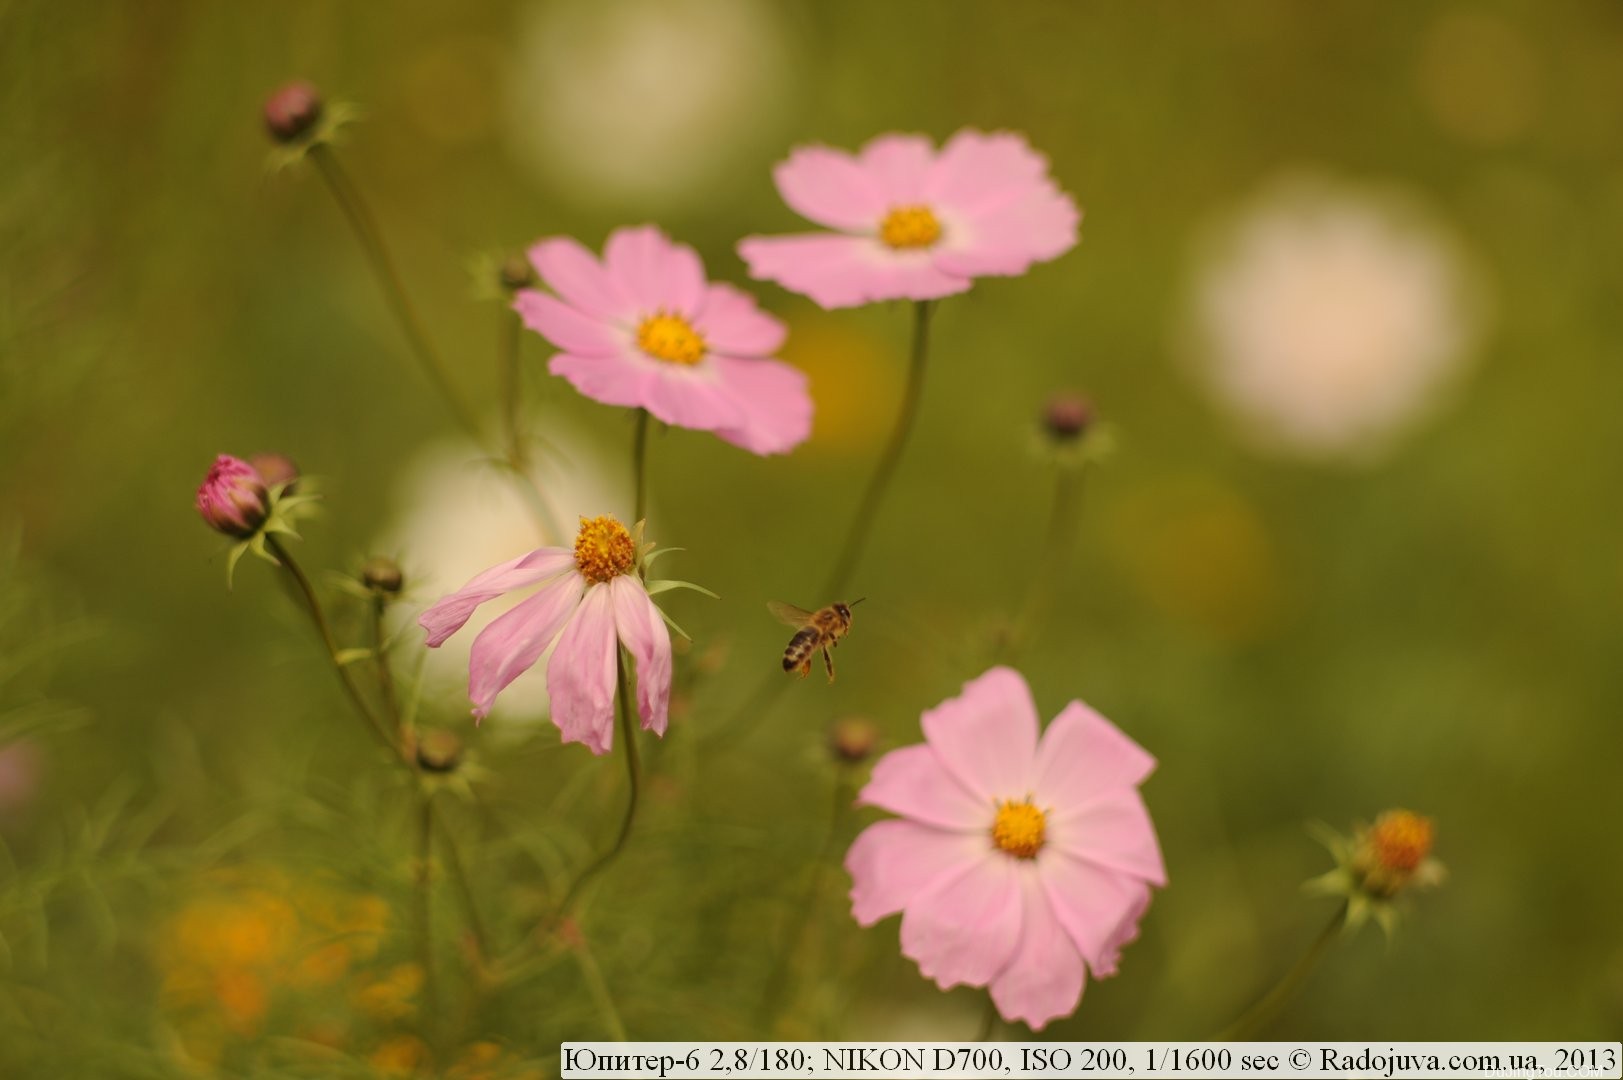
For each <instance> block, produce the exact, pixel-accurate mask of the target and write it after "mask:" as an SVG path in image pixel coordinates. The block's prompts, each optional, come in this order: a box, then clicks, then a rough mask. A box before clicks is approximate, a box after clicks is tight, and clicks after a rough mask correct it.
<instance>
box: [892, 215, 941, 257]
mask: <svg viewBox="0 0 1623 1080" xmlns="http://www.w3.org/2000/svg"><path fill="white" fill-rule="evenodd" d="M879 239H881V240H883V241H884V242H885V243H886V244H889V245H890V246H891V247H893V248H921V247H929V246H930V245H931V244H933V243H935V242H936V241H937V240H939V239H941V222H939V221H937V220H936V217H935V215H934V214H932V213H931V212H930V208H929V207H928V206H898V207H896V208H895V209H894V210H892V211H891V212H890V213H888V214H886V215H885V220H884V221H882V222H880V223H879Z"/></svg>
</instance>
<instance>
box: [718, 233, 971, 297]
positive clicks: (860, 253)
mask: <svg viewBox="0 0 1623 1080" xmlns="http://www.w3.org/2000/svg"><path fill="white" fill-rule="evenodd" d="M738 253H739V255H740V257H742V258H743V260H744V261H745V263H747V264H748V266H749V272H750V276H751V277H753V278H756V279H758V280H766V281H775V282H777V283H778V284H779V285H782V286H783V287H784V288H786V289H789V290H792V291H794V292H797V293H801V294H802V295H804V296H809V297H811V298H812V300H814V301H816V302H817V303H818V304H819V305H821V306H822V307H824V308H842V307H855V306H857V305H859V304H866V303H868V302H869V301H875V300H934V299H937V298H938V297H942V296H950V295H952V294H954V293H961V292H965V291H967V290H968V289H969V287H970V284H971V282H970V280H969V279H968V278H966V277H958V276H955V275H951V274H947V273H945V272H943V271H941V270H939V269H937V268H936V266H935V265H934V264H933V263H932V262H931V260H930V257H929V255H928V254H927V253H924V252H918V251H915V252H895V251H892V250H891V249H889V248H887V247H885V246H884V245H883V244H881V243H880V242H879V241H878V240H876V239H874V238H873V237H871V236H841V235H837V234H831V233H800V234H797V235H793V236H749V237H745V238H744V239H743V240H741V241H739V244H738Z"/></svg>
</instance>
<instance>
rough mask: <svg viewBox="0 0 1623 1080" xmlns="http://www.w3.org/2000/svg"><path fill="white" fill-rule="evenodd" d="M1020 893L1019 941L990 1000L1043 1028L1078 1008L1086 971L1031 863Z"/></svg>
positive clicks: (1010, 1017)
mask: <svg viewBox="0 0 1623 1080" xmlns="http://www.w3.org/2000/svg"><path fill="white" fill-rule="evenodd" d="M1020 895H1021V902H1022V904H1023V917H1022V920H1021V928H1020V944H1019V946H1018V947H1017V948H1016V949H1015V952H1014V958H1013V959H1011V960H1010V961H1009V963H1008V966H1007V967H1005V968H1004V969H1003V971H1002V972H1000V973H999V974H998V976H997V978H995V979H993V980H992V986H991V992H992V1003H993V1004H995V1005H996V1006H997V1011H998V1012H999V1013H1001V1014H1002V1015H1003V1017H1004V1019H1006V1020H1022V1021H1024V1022H1025V1023H1026V1024H1028V1025H1030V1027H1031V1030H1033V1031H1041V1030H1042V1029H1043V1027H1044V1026H1045V1025H1047V1023H1048V1021H1050V1020H1052V1019H1054V1018H1055V1017H1059V1016H1069V1015H1070V1014H1071V1013H1073V1012H1075V1011H1076V1006H1077V1004H1078V1003H1079V1002H1080V1001H1081V1000H1082V985H1083V982H1084V980H1085V978H1086V975H1085V973H1084V969H1083V964H1082V954H1081V953H1080V952H1079V951H1078V950H1077V947H1076V943H1075V942H1074V941H1072V940H1071V936H1070V935H1069V934H1067V933H1066V932H1065V928H1064V927H1062V926H1061V925H1060V923H1059V919H1058V918H1056V917H1055V915H1054V910H1053V907H1052V906H1051V905H1050V903H1049V900H1048V894H1047V893H1046V892H1045V891H1044V890H1043V885H1042V879H1041V877H1040V875H1039V874H1038V873H1037V872H1036V870H1035V868H1032V867H1027V868H1024V870H1023V872H1022V873H1021V874H1020Z"/></svg>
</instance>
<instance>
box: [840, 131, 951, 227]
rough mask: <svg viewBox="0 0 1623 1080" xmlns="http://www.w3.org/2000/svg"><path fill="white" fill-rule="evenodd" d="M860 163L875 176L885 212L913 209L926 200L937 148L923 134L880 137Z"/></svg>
mask: <svg viewBox="0 0 1623 1080" xmlns="http://www.w3.org/2000/svg"><path fill="white" fill-rule="evenodd" d="M859 160H860V162H861V164H862V168H863V170H864V171H865V172H866V173H867V174H868V175H869V176H870V177H872V179H873V183H874V184H875V186H876V187H877V188H878V191H879V197H880V198H881V199H882V200H884V202H885V203H886V209H890V208H893V207H897V206H913V205H917V204H918V203H920V202H921V201H922V200H923V198H924V185H925V181H926V180H928V179H929V176H930V168H931V166H932V165H934V163H935V147H934V146H932V145H931V143H930V140H929V139H927V138H925V137H924V136H923V135H881V136H879V137H878V138H876V139H871V140H869V142H868V144H867V145H866V146H864V147H863V148H862V154H861V155H860V158H859ZM880 216H881V217H883V214H881V215H880ZM875 224H877V222H876V223H875Z"/></svg>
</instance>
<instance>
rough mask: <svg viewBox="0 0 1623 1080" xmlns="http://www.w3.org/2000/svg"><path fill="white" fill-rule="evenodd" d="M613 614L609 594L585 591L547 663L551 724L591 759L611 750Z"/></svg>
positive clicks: (612, 723)
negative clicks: (589, 752)
mask: <svg viewBox="0 0 1623 1080" xmlns="http://www.w3.org/2000/svg"><path fill="white" fill-rule="evenodd" d="M618 648H619V645H618V643H617V641H616V638H615V632H614V609H613V606H612V601H611V600H610V594H609V590H608V589H605V588H603V587H602V586H598V587H596V588H591V589H588V590H586V598H585V599H584V600H582V601H581V604H580V606H579V607H578V608H576V609H575V617H574V618H573V619H571V620H570V621H569V625H568V626H565V627H564V632H563V634H562V635H560V636H559V638H558V644H557V646H556V647H555V648H554V649H553V650H552V660H551V661H550V662H549V663H548V664H547V695H548V696H549V697H550V698H551V699H552V722H553V723H554V724H556V725H557V726H558V731H559V732H560V733H561V734H562V735H563V740H564V742H578V743H585V744H586V748H587V749H588V750H590V751H591V752H592V753H594V754H606V753H608V752H609V750H610V748H611V747H613V745H614V694H615V687H616V682H617V680H616V678H615V655H614V654H615V651H616V650H617V649H618Z"/></svg>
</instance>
